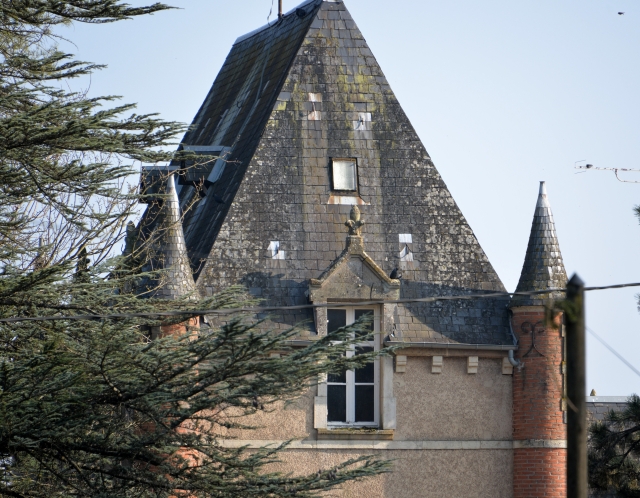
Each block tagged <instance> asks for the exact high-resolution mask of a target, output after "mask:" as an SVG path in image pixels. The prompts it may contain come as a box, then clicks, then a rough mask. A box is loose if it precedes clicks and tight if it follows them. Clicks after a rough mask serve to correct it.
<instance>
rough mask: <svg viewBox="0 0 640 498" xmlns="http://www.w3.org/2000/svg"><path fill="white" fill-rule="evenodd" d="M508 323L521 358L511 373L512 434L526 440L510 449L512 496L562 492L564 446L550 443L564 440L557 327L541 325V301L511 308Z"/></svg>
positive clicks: (564, 477)
mask: <svg viewBox="0 0 640 498" xmlns="http://www.w3.org/2000/svg"><path fill="white" fill-rule="evenodd" d="M559 320H560V317H558V324H559V323H560V322H559ZM512 324H513V331H514V333H515V334H516V336H517V337H518V341H519V347H518V352H517V354H516V358H518V359H519V360H520V361H521V362H522V364H523V367H522V368H520V369H519V368H516V369H514V375H513V439H514V441H521V442H522V443H521V445H522V446H525V447H516V449H515V450H514V497H515V498H525V497H527V498H528V497H533V496H535V497H560V496H565V495H566V449H565V448H558V447H553V446H554V445H555V446H558V445H559V446H565V444H563V442H564V441H565V440H566V425H565V424H564V422H563V412H562V392H563V377H562V370H561V368H562V359H563V355H562V347H563V339H562V336H561V330H560V329H559V328H558V329H554V328H553V327H551V326H548V327H547V326H545V314H544V308H543V307H541V306H536V307H520V308H513V322H512ZM526 446H532V447H526ZM536 446H538V447H536ZM540 446H549V447H540Z"/></svg>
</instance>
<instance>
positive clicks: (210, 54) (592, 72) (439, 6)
mask: <svg viewBox="0 0 640 498" xmlns="http://www.w3.org/2000/svg"><path fill="white" fill-rule="evenodd" d="M132 3H134V4H139V3H140V2H138V1H135V2H132ZM168 3H172V2H170V1H169V2H168ZM297 3H298V2H293V1H291V0H285V9H287V10H288V9H291V8H293V7H295V6H296V4H297ZM172 4H173V5H176V6H178V7H181V10H174V11H169V12H163V13H160V14H156V15H154V16H150V17H148V18H145V19H142V18H141V19H136V20H133V21H129V22H123V23H117V24H115V25H107V26H91V27H86V26H76V27H73V28H70V29H68V30H66V31H65V33H64V34H65V35H66V36H68V37H69V39H71V40H72V41H73V42H74V43H75V44H76V46H75V47H73V46H69V47H67V49H68V50H72V51H74V52H75V53H77V54H78V56H79V57H80V58H82V59H84V60H88V61H92V62H99V63H105V64H107V65H108V69H107V70H105V71H102V72H99V73H96V74H95V75H94V76H93V78H92V80H91V87H90V94H91V95H93V96H97V95H104V94H112V95H114V94H115V95H122V96H123V100H124V101H125V102H137V103H138V104H139V111H140V112H159V113H160V114H161V115H162V117H163V118H165V119H170V120H178V121H185V122H191V119H192V118H193V116H194V115H195V113H196V111H197V110H198V107H199V106H200V104H201V102H202V101H203V99H204V97H205V96H206V94H207V91H208V90H209V88H210V86H211V84H212V83H213V80H214V78H215V76H216V74H217V73H218V71H219V69H220V67H221V65H222V63H223V61H224V59H225V57H226V55H227V53H228V52H229V50H230V48H231V45H232V44H233V41H234V40H235V38H236V37H238V36H239V35H241V34H244V33H246V32H248V31H252V30H253V29H255V28H257V27H259V26H261V25H263V24H265V22H266V19H267V15H268V13H269V10H270V8H271V0H232V1H221V0H190V1H174V2H173V3H172ZM275 4H276V5H274V9H277V0H275ZM346 5H347V7H348V9H349V10H350V11H351V14H352V15H353V17H354V19H355V21H356V23H357V24H358V26H359V28H360V30H361V31H362V33H363V34H364V36H365V38H366V40H367V42H368V43H369V45H370V47H371V49H372V50H373V53H374V55H375V56H376V58H377V59H378V62H379V63H380V65H381V66H382V69H383V71H384V72H385V74H386V76H387V79H388V80H389V82H390V83H391V86H392V88H393V90H394V91H395V93H396V95H397V97H398V99H399V100H400V103H401V104H402V105H403V107H404V110H405V112H406V113H407V115H408V116H409V118H410V119H411V121H412V123H413V125H414V127H415V128H416V130H417V132H418V134H419V136H420V138H421V139H422V141H423V142H424V144H425V146H426V148H427V150H428V151H429V153H430V155H431V157H432V158H433V160H434V162H435V165H436V167H437V168H438V170H439V171H440V173H441V174H442V177H443V178H444V180H445V182H446V183H447V185H448V187H449V189H450V190H451V192H452V194H453V197H454V198H455V200H456V201H457V202H458V204H459V206H460V207H461V209H462V212H463V213H464V214H465V216H466V217H467V219H468V221H469V223H470V225H471V227H472V228H473V230H474V231H475V233H476V235H477V237H478V239H479V240H480V243H481V244H482V247H483V248H484V250H485V251H486V253H487V254H488V256H489V259H490V260H491V262H492V263H493V265H494V267H495V268H496V270H497V272H498V274H499V275H500V277H501V278H502V281H503V282H504V284H505V285H506V287H507V289H510V290H514V289H515V286H516V283H517V281H518V277H519V274H520V270H521V267H522V260H523V257H524V253H525V249H526V246H527V240H528V237H529V229H530V225H531V219H532V216H533V211H534V207H535V202H536V196H537V191H538V182H539V181H540V180H546V182H547V188H548V192H549V198H550V201H551V206H552V208H553V212H554V216H555V221H556V228H557V231H558V236H559V239H560V246H561V248H562V253H563V256H564V261H565V265H566V268H567V271H568V272H569V274H571V273H573V272H578V273H579V274H580V276H581V277H582V278H583V280H585V282H586V283H587V285H604V284H610V283H620V282H638V281H640V257H639V254H638V251H639V250H640V225H639V224H638V222H637V220H636V219H635V218H634V216H633V213H632V208H633V206H634V205H635V204H640V184H632V183H620V182H618V181H617V180H616V179H615V177H614V176H613V173H605V172H596V171H591V172H589V173H585V174H575V173H576V170H574V162H575V161H578V160H582V159H586V160H587V161H588V162H590V163H593V164H594V165H596V166H601V167H621V168H640V160H639V159H640V140H639V138H640V91H639V89H640V64H639V63H638V61H639V60H640V3H638V2H637V1H632V0H597V1H595V0H580V1H578V0H563V1H561V2H558V1H557V0H555V1H551V0H537V1H535V2H534V1H524V2H513V1H507V0H485V1H483V2H478V1H477V0H449V1H447V2H435V1H429V0H428V1H424V0H422V1H418V0H395V1H393V2H389V1H386V2H385V1H382V0H347V1H346ZM619 11H624V12H625V15H622V16H620V15H618V14H617V13H618V12H619ZM273 18H274V16H273V15H272V19H273ZM628 178H630V179H634V180H639V181H640V174H636V175H635V176H632V175H631V174H630V175H629V176H628ZM637 292H640V288H638V289H627V290H617V291H601V292H592V293H590V294H589V295H588V297H587V306H588V309H587V322H588V326H589V327H591V328H592V329H593V330H594V331H596V332H597V333H598V334H599V335H601V336H603V337H604V338H605V339H606V340H607V341H608V342H609V343H610V344H611V345H612V346H613V347H614V348H616V349H617V350H618V351H619V352H620V353H621V354H623V355H624V356H626V358H627V359H628V360H629V361H630V362H632V363H634V364H635V365H636V366H637V367H638V368H640V354H639V353H640V315H639V314H638V311H637V303H636V299H635V297H634V296H635V294H636V293H637ZM587 361H588V381H587V383H588V386H587V387H588V389H589V390H590V389H591V388H595V389H596V391H597V393H598V395H610V396H614V395H628V394H630V393H632V392H637V393H640V377H638V376H636V375H635V374H634V373H633V372H631V371H630V370H629V369H628V368H627V367H626V366H624V365H623V364H622V363H620V361H618V360H617V359H616V358H615V357H614V356H613V355H612V354H611V353H610V352H609V351H607V350H606V349H605V348H604V347H602V346H601V345H600V344H599V343H598V342H596V341H595V340H594V339H593V338H592V337H591V336H589V337H588V358H587Z"/></svg>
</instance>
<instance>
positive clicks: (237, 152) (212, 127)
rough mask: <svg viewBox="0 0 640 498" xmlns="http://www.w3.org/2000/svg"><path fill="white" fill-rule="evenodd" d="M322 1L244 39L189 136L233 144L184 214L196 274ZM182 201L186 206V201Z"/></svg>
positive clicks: (193, 141)
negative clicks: (203, 193) (221, 168)
mask: <svg viewBox="0 0 640 498" xmlns="http://www.w3.org/2000/svg"><path fill="white" fill-rule="evenodd" d="M321 3H322V2H321V1H320V2H318V1H313V2H307V3H306V4H303V5H301V6H300V7H299V8H298V9H296V10H294V11H293V12H291V13H289V14H287V15H285V16H284V18H283V19H281V20H278V21H276V22H274V23H273V24H271V25H270V26H267V27H265V28H262V29H260V30H257V31H256V32H254V33H250V34H249V35H246V36H244V37H241V38H239V39H238V40H237V41H236V43H235V44H234V46H233V48H232V49H231V52H230V53H229V55H228V57H227V59H226V61H225V63H224V65H223V66H222V69H221V70H220V73H219V74H218V76H217V78H216V80H215V82H214V83H213V86H212V87H211V90H210V91H209V94H208V95H207V98H206V99H205V101H204V103H203V104H202V106H201V107H200V110H199V111H198V113H197V114H196V117H195V118H194V121H193V124H192V126H191V130H190V131H189V132H188V133H187V134H186V135H185V136H184V139H183V142H182V143H183V144H184V145H188V146H200V147H204V146H224V147H228V148H229V150H228V151H227V153H226V154H227V155H226V156H225V159H226V161H227V163H226V167H225V168H224V171H223V173H222V176H221V177H220V179H219V180H218V181H216V182H215V184H214V185H213V186H211V187H210V188H209V189H208V191H207V194H206V196H205V198H204V199H203V200H202V201H200V202H199V203H198V206H197V209H194V210H193V211H191V212H189V213H187V214H186V217H185V237H186V240H187V245H188V247H189V255H190V258H191V263H192V265H193V267H194V269H195V270H196V272H198V271H199V269H200V268H201V262H202V261H203V260H204V259H205V258H206V257H207V256H208V255H209V252H210V250H211V245H212V244H213V242H214V241H215V239H216V236H217V233H218V230H219V229H220V226H221V225H222V222H223V220H224V219H225V216H226V213H227V211H228V209H229V206H230V205H231V203H232V202H233V199H234V197H235V195H236V192H237V190H238V187H239V185H240V182H241V181H242V178H243V176H244V173H245V171H246V168H247V166H248V164H249V161H250V160H251V158H252V157H253V154H254V152H255V149H256V147H257V145H258V142H259V141H260V137H261V135H262V133H263V131H264V128H265V125H266V123H267V121H268V119H269V115H270V114H271V110H272V109H273V106H274V104H275V102H276V98H277V97H278V95H279V93H280V90H281V88H282V85H283V83H284V81H285V79H286V76H287V74H288V71H289V67H290V66H291V63H292V61H293V59H294V57H295V56H296V53H297V52H298V49H299V48H300V45H301V43H302V40H303V39H304V36H305V35H306V33H307V31H308V29H309V26H310V24H311V22H312V21H313V19H314V18H315V14H316V12H317V10H318V8H319V6H320V5H321ZM191 194H192V192H191ZM182 197H184V194H183V193H181V198H182ZM181 200H182V202H183V205H184V203H185V202H187V200H186V199H184V198H182V199H181Z"/></svg>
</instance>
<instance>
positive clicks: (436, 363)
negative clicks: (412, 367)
mask: <svg viewBox="0 0 640 498" xmlns="http://www.w3.org/2000/svg"><path fill="white" fill-rule="evenodd" d="M431 373H434V374H439V373H442V356H432V357H431Z"/></svg>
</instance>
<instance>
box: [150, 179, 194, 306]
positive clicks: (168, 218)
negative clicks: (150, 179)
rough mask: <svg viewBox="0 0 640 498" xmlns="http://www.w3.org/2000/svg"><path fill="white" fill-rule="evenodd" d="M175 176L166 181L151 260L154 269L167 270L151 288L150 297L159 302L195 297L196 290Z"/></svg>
mask: <svg viewBox="0 0 640 498" xmlns="http://www.w3.org/2000/svg"><path fill="white" fill-rule="evenodd" d="M173 176H174V175H169V178H168V179H167V186H166V192H165V197H164V200H163V202H162V207H161V209H160V213H159V217H158V224H157V226H156V229H155V234H154V236H153V237H154V239H155V240H153V242H152V244H151V245H152V253H151V255H150V258H149V262H150V265H151V269H152V270H154V271H155V270H164V272H163V275H162V278H161V279H160V280H158V281H156V282H155V283H154V284H155V285H153V286H149V287H150V288H151V289H152V291H151V296H152V297H155V298H159V299H177V298H179V297H182V296H185V295H189V294H194V293H195V288H196V286H195V282H194V280H193V273H192V271H191V265H190V264H189V259H188V257H187V246H186V244H185V241H184V233H183V230H182V220H181V217H180V202H179V201H178V194H177V193H176V187H175V183H174V178H173Z"/></svg>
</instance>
